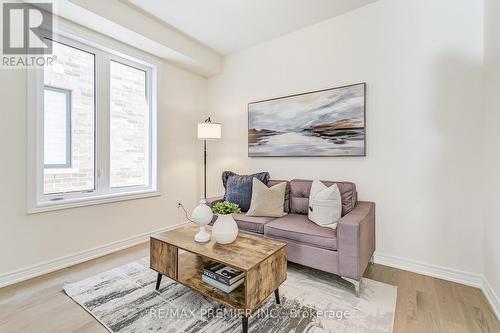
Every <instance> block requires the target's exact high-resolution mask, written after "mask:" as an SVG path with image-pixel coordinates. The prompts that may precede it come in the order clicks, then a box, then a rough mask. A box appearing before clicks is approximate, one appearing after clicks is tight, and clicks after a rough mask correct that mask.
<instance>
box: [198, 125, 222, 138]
mask: <svg viewBox="0 0 500 333" xmlns="http://www.w3.org/2000/svg"><path fill="white" fill-rule="evenodd" d="M221 138H222V125H221V124H219V123H212V122H204V123H198V140H219V139H221Z"/></svg>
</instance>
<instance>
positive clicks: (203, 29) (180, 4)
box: [129, 0, 376, 55]
mask: <svg viewBox="0 0 500 333" xmlns="http://www.w3.org/2000/svg"><path fill="white" fill-rule="evenodd" d="M375 1H376V0H129V2H131V3H132V4H133V5H135V6H137V7H139V8H140V9H142V10H144V11H146V12H147V13H149V14H152V15H154V16H156V17H157V18H159V19H160V20H162V21H164V22H165V23H167V24H169V25H171V26H173V27H174V28H176V29H178V30H180V31H182V32H184V33H185V34H187V35H189V36H191V37H193V38H194V39H196V40H198V41H200V42H201V43H203V44H205V45H206V46H208V47H210V48H212V49H214V50H215V51H217V52H219V53H221V54H224V55H225V54H229V53H233V52H236V51H239V50H243V49H245V48H248V47H250V46H252V45H256V44H259V43H261V42H264V41H266V40H270V39H273V38H276V37H278V36H281V35H284V34H286V33H289V32H292V31H295V30H299V29H301V28H304V27H307V26H309V25H312V24H314V23H317V22H320V21H323V20H326V19H328V18H331V17H334V16H337V15H340V14H343V13H345V12H348V11H350V10H353V9H355V8H359V7H361V6H364V5H366V4H369V3H372V2H375Z"/></svg>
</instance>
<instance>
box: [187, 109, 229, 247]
mask: <svg viewBox="0 0 500 333" xmlns="http://www.w3.org/2000/svg"><path fill="white" fill-rule="evenodd" d="M221 137H222V125H221V124H218V123H213V122H212V121H211V120H210V117H208V118H207V119H206V120H205V121H204V122H203V123H198V140H203V199H201V200H200V202H199V204H198V206H196V208H195V209H194V210H193V214H191V218H192V220H193V222H194V223H196V224H198V225H199V226H200V231H199V232H198V233H197V234H196V235H195V236H194V240H195V241H197V242H208V241H209V240H210V234H209V233H208V232H207V231H206V229H205V226H206V225H207V224H209V223H210V222H211V221H212V217H213V213H212V209H211V208H210V207H208V206H207V202H206V201H205V199H206V198H207V140H220V139H221Z"/></svg>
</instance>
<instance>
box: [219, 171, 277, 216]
mask: <svg viewBox="0 0 500 333" xmlns="http://www.w3.org/2000/svg"><path fill="white" fill-rule="evenodd" d="M254 177H255V178H257V179H258V180H260V181H261V182H263V183H264V184H266V185H267V182H268V181H269V173H268V172H259V173H256V174H253V175H238V174H235V173H234V172H231V171H225V172H224V173H223V174H222V183H223V184H224V187H225V188H226V194H225V195H224V199H225V200H227V201H229V202H232V203H235V204H237V205H238V206H240V208H241V210H242V211H243V212H246V211H248V209H249V208H250V202H251V201H252V180H253V178H254Z"/></svg>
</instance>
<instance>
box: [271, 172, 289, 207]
mask: <svg viewBox="0 0 500 333" xmlns="http://www.w3.org/2000/svg"><path fill="white" fill-rule="evenodd" d="M280 183H286V190H285V207H284V208H285V212H287V213H290V182H289V181H288V180H274V179H271V180H270V181H269V182H268V183H267V187H273V186H274V185H276V184H280Z"/></svg>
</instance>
